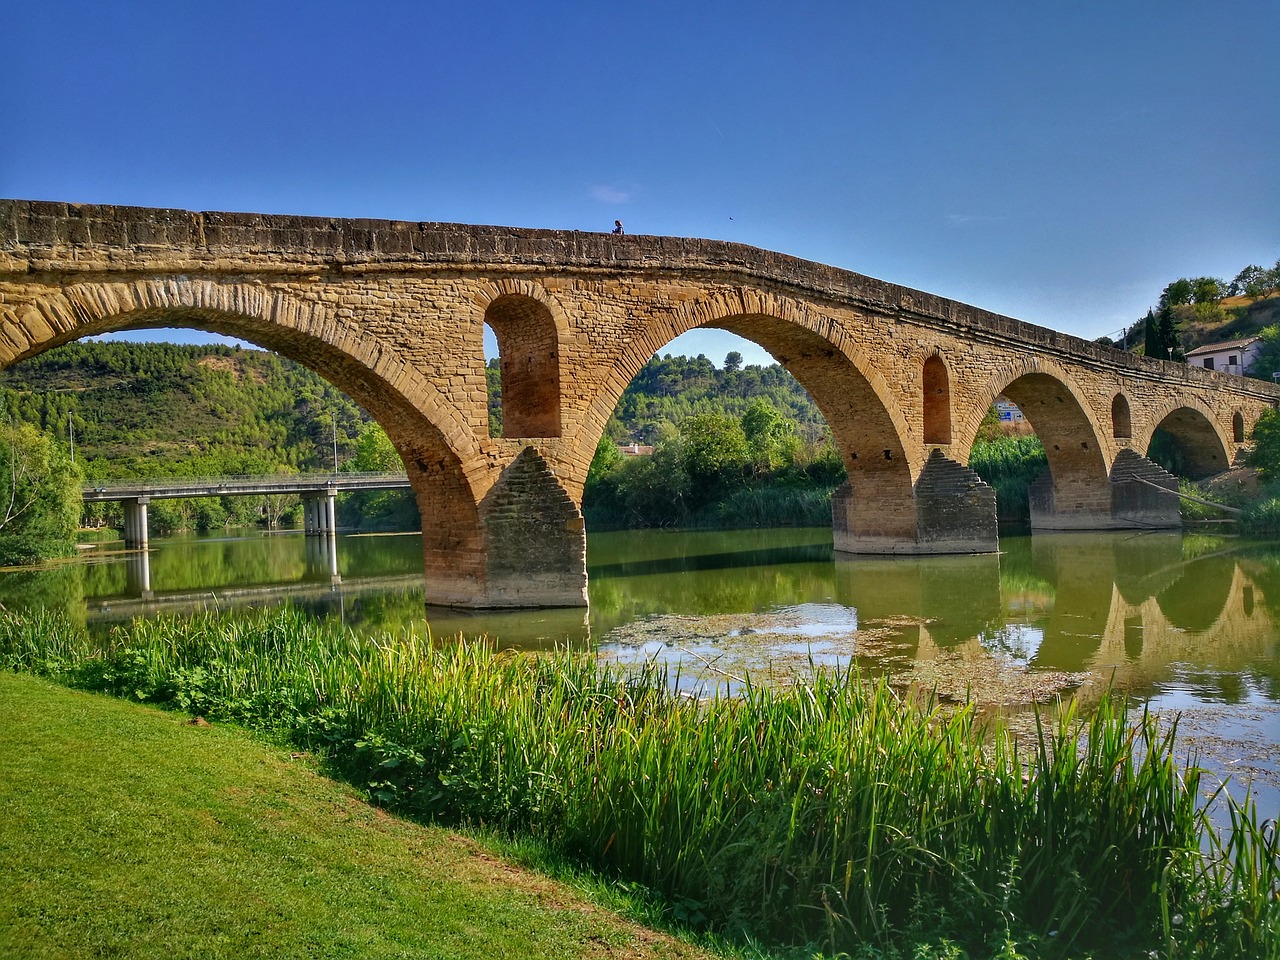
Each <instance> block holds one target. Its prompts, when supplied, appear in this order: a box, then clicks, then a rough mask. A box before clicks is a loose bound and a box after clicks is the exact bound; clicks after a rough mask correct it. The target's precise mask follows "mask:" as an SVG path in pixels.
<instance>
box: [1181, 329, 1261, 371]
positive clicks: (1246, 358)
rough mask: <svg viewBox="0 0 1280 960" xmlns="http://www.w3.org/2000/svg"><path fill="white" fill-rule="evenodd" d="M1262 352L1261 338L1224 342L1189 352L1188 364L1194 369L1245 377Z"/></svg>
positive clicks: (1242, 338) (1209, 344) (1207, 344)
mask: <svg viewBox="0 0 1280 960" xmlns="http://www.w3.org/2000/svg"><path fill="white" fill-rule="evenodd" d="M1261 350H1262V338H1261V337H1241V338H1240V339H1239V340H1223V341H1221V342H1219V343H1206V344H1204V345H1203V346H1199V347H1196V348H1195V349H1194V350H1188V351H1187V363H1189V364H1190V365H1191V366H1193V367H1204V368H1205V369H1206V370H1219V371H1221V372H1222V373H1234V374H1236V375H1237V376H1240V377H1243V376H1244V375H1245V373H1246V372H1247V371H1248V369H1249V367H1250V366H1251V365H1252V364H1253V361H1254V360H1255V359H1256V358H1257V356H1258V353H1259V352H1260V351H1261Z"/></svg>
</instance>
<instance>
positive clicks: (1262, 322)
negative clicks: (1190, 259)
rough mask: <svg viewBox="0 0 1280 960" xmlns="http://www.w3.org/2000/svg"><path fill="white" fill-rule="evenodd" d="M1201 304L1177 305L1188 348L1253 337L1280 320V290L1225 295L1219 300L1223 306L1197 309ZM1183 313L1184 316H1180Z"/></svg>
mask: <svg viewBox="0 0 1280 960" xmlns="http://www.w3.org/2000/svg"><path fill="white" fill-rule="evenodd" d="M1196 306H1199V305H1190V307H1191V308H1190V309H1188V307H1187V306H1181V307H1175V308H1174V316H1175V317H1178V318H1179V320H1178V333H1179V336H1180V337H1181V338H1182V345H1183V348H1184V349H1185V350H1194V349H1195V348H1196V347H1199V346H1203V345H1204V344H1206V343H1218V342H1220V341H1222V340H1236V339H1238V338H1241V337H1251V336H1254V335H1255V334H1257V333H1259V332H1260V331H1261V330H1262V328H1263V327H1269V326H1272V325H1274V324H1277V323H1280V294H1275V293H1273V294H1271V295H1270V296H1267V297H1260V298H1256V299H1255V298H1253V297H1245V296H1240V297H1226V298H1224V299H1222V300H1221V301H1219V304H1218V306H1219V307H1220V310H1216V311H1215V310H1205V311H1199V312H1197V311H1196V309H1195V307H1196ZM1179 315H1181V316H1179Z"/></svg>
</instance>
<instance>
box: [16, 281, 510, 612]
mask: <svg viewBox="0 0 1280 960" xmlns="http://www.w3.org/2000/svg"><path fill="white" fill-rule="evenodd" d="M206 295H207V296H217V295H218V294H217V292H216V291H215V293H213V294H206ZM227 300H228V303H229V304H230V303H232V302H234V303H237V304H238V303H241V302H245V299H244V298H243V297H241V296H239V295H238V294H237V295H234V296H233V295H230V294H229V295H228V296H227ZM93 302H95V303H97V302H109V301H105V300H103V301H99V300H94V301H93ZM85 312H86V313H90V314H91V310H88V309H86V311H85ZM287 319H288V320H289V321H291V322H280V321H279V320H277V318H276V317H275V316H254V315H248V314H243V313H237V312H232V310H231V309H214V308H212V307H200V308H195V307H190V306H187V305H185V304H183V305H175V306H172V307H156V306H152V307H150V308H149V309H148V310H147V311H146V312H141V311H138V310H134V311H131V312H121V313H118V314H109V313H104V315H103V316H101V317H100V318H97V319H93V320H88V321H86V322H85V323H84V324H83V325H82V326H81V327H78V328H76V329H75V330H74V331H67V332H58V333H54V334H53V335H51V336H50V338H49V339H48V340H47V341H44V342H33V343H32V346H31V348H30V349H28V350H27V351H26V353H25V354H24V356H23V357H21V358H19V359H18V362H16V363H14V364H13V365H11V366H10V367H9V368H7V369H6V370H5V371H4V372H3V373H2V374H0V377H2V378H3V380H2V381H0V382H2V383H3V385H4V386H5V387H7V389H6V394H7V395H8V397H10V398H17V397H20V396H24V395H29V396H27V398H26V399H25V400H17V399H14V402H13V403H12V404H11V406H12V407H13V409H14V410H15V411H16V412H17V413H18V414H20V415H21V416H22V417H23V418H24V419H25V418H27V417H30V418H32V419H33V422H35V423H37V424H38V425H41V426H46V427H47V432H49V433H52V434H56V435H57V436H58V437H59V439H60V440H61V441H62V442H66V441H67V440H69V437H68V436H67V427H68V422H67V417H66V414H67V412H68V410H67V409H64V406H66V405H67V404H70V410H69V412H70V414H71V416H70V424H69V426H70V428H71V430H73V431H74V434H75V442H76V454H77V461H78V463H79V465H80V466H81V467H83V468H84V469H85V470H86V472H87V475H88V477H90V478H98V479H103V480H105V479H119V477H120V476H121V475H124V476H129V475H132V476H135V477H138V476H153V477H154V476H166V475H167V476H170V477H171V476H174V475H185V476H192V475H196V476H210V477H215V478H216V477H221V476H227V475H230V474H241V475H243V474H253V475H255V476H258V475H264V474H275V473H277V472H283V473H287V474H290V475H294V474H296V473H298V472H305V473H307V474H308V475H315V474H316V473H319V474H321V475H324V476H332V475H333V473H334V457H335V451H336V456H337V461H338V467H339V470H340V471H341V472H342V474H343V475H344V476H345V475H346V474H347V472H348V471H349V470H361V469H364V470H366V471H367V470H369V469H370V468H372V469H373V470H378V469H382V468H386V469H391V470H395V471H399V472H400V473H401V476H402V477H403V475H404V472H405V471H407V473H408V479H409V482H410V483H411V484H412V486H413V492H412V493H409V494H405V493H389V492H386V491H379V492H377V493H373V494H369V495H368V496H367V497H366V496H365V495H357V494H352V495H351V499H352V500H358V499H361V498H365V499H375V500H381V501H382V502H383V503H384V504H385V503H386V501H389V500H394V499H397V498H398V499H400V500H401V501H403V503H402V504H401V505H400V506H401V509H399V510H391V511H384V515H383V516H381V517H378V518H376V519H375V521H374V522H375V523H378V524H379V525H382V526H386V525H393V524H394V525H397V526H400V525H402V524H401V521H402V519H403V517H402V516H401V517H392V518H388V517H387V516H386V515H385V513H387V512H389V513H397V514H401V515H404V514H407V515H409V516H410V517H412V518H414V519H416V517H417V516H427V517H429V518H430V520H429V523H428V525H427V526H428V528H427V530H426V531H425V532H424V536H423V540H422V546H421V547H420V548H416V549H418V550H419V552H420V556H421V557H422V558H423V559H424V560H425V563H426V568H427V583H428V587H429V594H428V596H429V598H431V599H433V598H432V597H431V593H430V588H432V587H433V586H434V587H436V588H437V592H438V594H439V595H440V600H439V601H437V602H445V601H447V602H457V603H464V604H465V603H468V602H470V598H471V597H472V595H473V593H475V592H476V591H477V589H478V588H477V587H476V584H477V583H480V584H481V585H482V586H483V577H484V575H485V569H486V568H485V566H484V564H485V556H486V554H485V550H484V544H483V542H482V539H481V538H482V531H481V528H480V524H479V520H478V504H477V498H476V497H475V495H474V494H473V492H472V490H471V488H470V486H469V481H468V478H467V477H466V475H465V474H464V472H463V470H462V466H461V460H460V454H459V453H458V452H457V449H456V448H455V446H454V445H455V444H461V443H463V442H464V441H465V440H466V439H467V438H468V437H470V435H471V434H470V432H469V431H467V430H466V424H465V423H464V422H463V421H462V419H461V418H460V417H458V416H457V415H455V414H453V413H452V412H451V410H450V408H447V407H444V406H443V405H442V404H441V403H440V402H439V401H438V400H436V398H435V395H434V394H432V393H431V390H432V389H434V388H433V387H432V385H431V384H430V383H428V382H427V381H425V380H424V379H423V378H421V377H420V376H418V375H417V374H416V373H415V372H414V371H412V370H406V369H405V368H404V367H403V366H402V365H400V364H398V363H395V362H393V361H388V360H387V359H386V357H385V355H384V353H383V352H382V351H380V350H379V349H378V348H377V344H373V345H372V346H371V347H370V349H369V350H367V351H362V347H363V346H364V343H365V341H364V340H362V339H361V338H360V337H359V335H358V333H357V331H356V329H355V327H354V325H352V326H351V328H350V329H342V328H341V326H340V325H339V329H337V330H334V329H333V327H334V324H333V323H332V321H328V322H320V323H310V322H309V321H308V319H307V318H305V317H299V316H298V315H297V314H288V315H287ZM138 328H148V329H155V328H164V329H166V330H170V329H177V328H187V329H191V330H197V331H204V332H205V333H213V334H219V335H222V336H227V337H234V338H237V339H239V340H244V341H247V342H251V343H256V344H259V345H261V346H262V347H264V348H266V349H264V350H255V349H251V348H245V347H244V346H242V345H233V346H228V345H199V344H188V345H181V344H179V345H175V344H166V343H148V344H134V343H129V342H106V343H92V342H73V337H72V336H71V335H69V334H72V333H74V334H75V335H79V336H96V335H101V334H107V333H113V332H116V331H127V330H132V329H138ZM37 373H39V374H40V375H41V376H44V375H45V374H50V375H51V376H53V377H55V378H56V377H61V378H63V381H65V382H61V386H58V385H52V384H53V381H51V380H48V379H47V378H46V379H45V380H44V383H43V384H42V386H41V388H40V389H39V390H31V389H26V388H25V387H24V385H23V378H28V379H29V378H31V377H32V376H34V375H35V374H37ZM49 385H52V388H49ZM46 397H47V398H48V400H45V399H44V398H46ZM450 416H453V417H454V419H453V420H450V419H449V417H450ZM140 424H141V426H140ZM446 429H447V430H448V431H450V432H449V434H448V437H447V436H446V434H445V432H444V431H445V430H446ZM450 437H451V438H453V439H449V438H450ZM459 438H461V439H459ZM463 449H465V448H463ZM366 460H367V461H368V463H365V462H364V461H366ZM113 475H114V476H113ZM401 482H404V481H401ZM365 506H367V504H366V505H365ZM263 507H264V502H263V494H262V492H261V491H259V492H257V493H254V494H252V495H245V496H234V497H233V496H231V495H225V496H224V495H221V494H220V495H219V496H217V497H206V498H201V499H198V500H189V501H187V502H186V503H183V502H182V501H179V500H165V501H163V502H160V501H156V500H152V501H151V502H150V503H149V504H147V508H148V509H147V514H148V515H149V516H148V519H149V520H150V529H151V531H152V533H153V534H154V533H161V532H164V531H166V530H171V529H172V530H177V529H183V528H221V527H225V526H244V527H250V526H254V525H263V526H266V524H267V522H268V516H266V515H264V512H263ZM338 509H339V516H338V517H337V524H338V526H339V527H342V528H344V529H350V528H351V527H352V526H354V523H355V521H354V520H352V519H351V514H350V512H348V514H347V516H346V517H345V518H344V516H343V515H342V512H341V511H342V505H341V504H339V506H338ZM112 510H114V512H115V514H117V516H113V515H112V513H111V512H110V511H112ZM296 510H297V505H296V503H295V505H294V507H293V511H296ZM370 512H371V511H370V510H368V509H364V508H360V509H356V510H355V513H357V514H359V515H360V517H361V518H365V519H367V516H368V514H369V513H370ZM119 513H120V507H119V506H115V507H113V508H112V507H96V508H94V509H93V511H91V512H90V514H89V517H88V520H89V522H90V523H95V522H97V523H106V522H109V521H114V523H117V524H118V523H119V522H120V517H119V516H118V514H119ZM290 513H291V510H290V509H288V508H286V509H281V508H280V504H278V503H276V504H272V505H268V509H267V511H266V514H267V515H274V516H275V517H276V518H278V520H282V521H283V523H284V524H285V525H286V526H288V525H289V522H290V520H291V519H295V518H291V516H290ZM414 519H411V520H409V525H413V523H414ZM135 526H136V524H135ZM325 529H328V530H332V529H333V525H332V523H329V524H328V525H327V526H326V528H325ZM419 570H420V571H421V568H419ZM437 571H442V572H437ZM420 576H421V572H419V577H420ZM433 577H434V578H435V579H434V580H433ZM446 591H448V592H446Z"/></svg>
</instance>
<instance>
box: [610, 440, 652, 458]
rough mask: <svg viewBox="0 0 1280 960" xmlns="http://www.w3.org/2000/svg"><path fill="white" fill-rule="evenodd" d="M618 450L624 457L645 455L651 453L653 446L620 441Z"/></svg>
mask: <svg viewBox="0 0 1280 960" xmlns="http://www.w3.org/2000/svg"><path fill="white" fill-rule="evenodd" d="M618 452H619V453H620V454H622V455H623V456H624V457H647V456H649V455H650V454H652V453H653V447H651V446H649V445H648V444H646V443H620V444H618Z"/></svg>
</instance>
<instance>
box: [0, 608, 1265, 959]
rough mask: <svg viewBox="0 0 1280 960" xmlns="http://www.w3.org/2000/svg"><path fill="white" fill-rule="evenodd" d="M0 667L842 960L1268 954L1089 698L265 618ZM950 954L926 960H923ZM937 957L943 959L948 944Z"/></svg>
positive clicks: (1213, 868)
mask: <svg viewBox="0 0 1280 960" xmlns="http://www.w3.org/2000/svg"><path fill="white" fill-rule="evenodd" d="M0 667H3V668H7V669H12V670H23V671H28V672H32V673H38V674H42V675H45V676H49V677H52V678H54V679H57V680H60V681H62V682H64V683H67V684H70V685H73V686H78V687H83V688H87V689H93V690H102V691H107V692H111V693H115V694H117V695H121V696H125V697H128V698H131V699H135V700H140V701H145V702H150V703H158V704H163V705H166V706H171V707H174V708H177V709H181V710H187V711H190V712H192V713H198V714H200V715H202V716H204V717H207V718H210V719H214V720H230V721H235V722H237V723H242V724H245V725H248V726H250V727H253V728H256V729H259V730H262V731H266V732H269V733H270V734H271V735H273V736H277V737H281V738H283V739H285V740H288V741H289V742H291V743H293V744H295V745H296V746H297V747H299V748H302V749H305V750H308V751H316V752H318V753H320V754H321V755H322V756H324V757H325V759H326V763H327V765H328V769H330V770H331V771H332V772H334V773H336V774H338V775H340V776H342V777H344V778H345V779H347V780H349V781H350V782H352V783H354V784H356V785H358V786H359V787H361V788H363V789H364V790H366V791H367V793H368V795H369V796H370V797H371V798H373V799H374V800H375V801H376V802H379V803H382V804H385V805H387V806H388V807H390V808H392V809H395V810H397V811H400V812H403V813H406V814H409V815H412V816H415V817H420V818H423V819H427V820H431V821H440V822H446V823H467V824H473V825H482V826H483V827H485V828H486V829H491V830H496V831H499V832H501V833H503V834H506V835H509V836H533V837H535V838H537V839H538V840H539V841H541V842H542V843H545V844H547V845H548V846H549V847H550V848H551V849H554V850H556V851H559V852H561V853H562V854H563V855H565V856H568V857H571V858H574V859H576V860H577V861H579V862H581V863H583V864H585V865H589V866H591V867H593V868H594V869H597V870H599V871H602V873H604V874H605V875H607V876H613V877H619V878H623V879H624V880H626V881H628V882H633V883H639V884H643V885H644V886H645V887H646V888H648V889H650V890H652V891H654V892H655V894H657V895H660V896H661V897H662V898H663V900H664V902H665V903H667V904H668V910H669V912H670V915H671V916H672V917H674V918H677V919H681V920H684V921H688V922H692V923H696V924H704V925H709V926H712V927H714V928H716V929H718V930H721V931H723V932H725V933H727V934H730V935H733V936H735V937H739V938H748V937H749V938H756V939H759V940H763V941H765V942H768V943H777V944H780V945H791V946H795V945H805V944H807V945H808V948H809V949H820V950H822V951H824V953H826V954H830V953H831V952H835V951H849V952H851V953H852V954H853V955H856V956H877V955H878V956H885V957H894V956H922V957H923V956H953V957H957V956H965V955H971V956H996V955H1000V956H1005V957H1018V956H1024V957H1031V956H1046V957H1049V956H1083V955H1088V954H1089V953H1090V952H1092V954H1093V955H1095V956H1099V957H1104V956H1144V957H1145V956H1147V955H1148V953H1147V952H1146V951H1149V950H1157V951H1160V952H1161V955H1164V956H1169V957H1233V958H1234V957H1244V956H1250V957H1269V956H1277V955H1280V900H1278V899H1277V895H1278V891H1280V844H1278V842H1277V838H1276V834H1275V830H1274V825H1273V824H1269V823H1262V822H1261V821H1260V819H1259V817H1258V813H1257V811H1256V809H1255V808H1254V806H1253V805H1252V804H1251V803H1250V802H1249V801H1248V800H1244V801H1239V802H1237V801H1230V800H1225V801H1223V802H1226V803H1227V804H1228V809H1229V810H1230V816H1231V823H1230V825H1229V827H1228V829H1227V830H1226V831H1225V832H1222V833H1219V832H1217V831H1215V830H1214V828H1213V827H1211V826H1210V824H1209V821H1208V818H1207V815H1206V810H1205V801H1204V800H1203V798H1202V796H1201V790H1202V787H1204V786H1205V784H1202V782H1201V775H1200V773H1199V772H1198V770H1197V769H1195V768H1194V767H1189V768H1185V769H1184V768H1180V767H1179V765H1178V764H1177V763H1176V762H1175V760H1174V758H1173V750H1172V743H1173V736H1174V732H1173V730H1172V729H1171V728H1169V727H1167V726H1162V725H1161V724H1159V723H1157V721H1156V720H1155V719H1154V718H1151V717H1142V718H1140V719H1138V720H1136V721H1132V720H1130V719H1127V715H1126V710H1125V706H1124V705H1123V704H1119V703H1105V704H1104V705H1103V706H1102V707H1101V709H1099V710H1098V711H1097V712H1096V713H1095V714H1093V715H1092V716H1091V717H1089V718H1088V719H1082V718H1078V717H1077V716H1076V715H1075V714H1074V713H1073V711H1072V710H1071V709H1070V708H1069V707H1068V708H1066V709H1065V710H1064V711H1063V712H1062V714H1061V716H1060V717H1058V718H1057V719H1054V720H1052V721H1050V720H1048V719H1046V720H1045V721H1044V723H1043V724H1042V725H1041V726H1040V727H1039V728H1038V731H1037V734H1036V735H1035V736H1032V737H1031V738H1030V739H1029V740H1028V739H1024V740H1023V741H1021V742H1017V741H1015V740H1014V739H1013V738H1012V737H1010V736H1009V735H1007V734H1005V733H1001V732H1000V731H999V730H991V729H987V728H985V727H984V726H983V724H982V723H980V722H979V719H978V717H977V715H976V714H975V712H974V711H973V710H971V709H968V708H964V707H961V708H959V709H956V710H954V711H947V712H943V711H941V710H939V709H936V708H935V707H933V706H931V705H929V704H928V703H915V702H913V701H912V700H910V699H907V700H903V699H902V698H900V697H899V696H898V695H896V694H894V693H893V692H892V690H891V689H890V688H888V687H887V686H886V685H884V684H883V683H862V682H859V681H858V679H857V678H856V677H850V676H845V675H840V674H835V673H826V672H818V673H816V674H815V675H813V677H812V678H811V679H807V680H803V681H798V682H796V683H794V684H792V685H790V686H788V687H785V688H764V687H757V686H754V685H752V684H751V683H750V682H749V678H744V682H743V683H742V684H741V685H740V687H739V688H738V690H737V691H736V694H735V695H734V696H731V697H730V696H716V697H711V698H710V699H705V700H691V699H689V698H687V697H685V696H683V695H680V694H678V693H675V692H673V685H672V684H671V683H670V679H671V678H669V677H667V676H665V675H663V674H662V673H661V672H656V671H652V670H649V671H641V672H639V673H620V672H614V671H610V670H601V669H599V667H598V666H597V664H596V663H595V662H594V661H593V660H591V659H590V658H584V657H575V656H572V655H569V654H560V655H554V656H543V657H531V656H519V655H509V654H501V653H497V652H494V651H493V650H491V649H489V648H488V647H486V646H485V645H482V644H460V645H459V644H447V645H437V644H433V643H430V642H429V641H428V640H427V639H425V638H421V637H416V636H413V635H401V636H397V637H383V638H382V639H381V640H377V641H372V642H370V641H362V640H359V639H357V638H356V637H354V636H353V635H351V634H350V633H348V632H346V631H345V630H343V629H342V628H341V627H340V626H338V625H336V624H332V623H328V624H318V623H315V622H311V621H308V620H307V619H306V618H305V617H302V616H300V615H297V614H295V613H293V612H291V611H288V610H281V611H274V612H269V613H258V614H255V615H251V616H247V617H226V616H213V615H206V616H199V617H195V618H192V619H189V620H185V621H179V620H168V619H161V620H155V621H149V622H144V621H138V622H135V623H134V624H133V625H132V626H130V627H128V628H117V629H115V630H114V631H113V632H112V633H111V635H110V637H109V638H106V639H102V640H93V639H90V638H89V637H88V636H86V635H85V633H84V632H83V631H82V630H78V629H76V628H74V627H72V626H70V625H69V624H68V623H66V622H65V621H63V620H61V619H59V618H57V617H52V616H45V615H32V616H31V617H21V618H20V617H13V616H6V617H4V618H3V619H2V620H0ZM947 951H950V952H947ZM961 951H968V953H967V954H966V953H964V952H961Z"/></svg>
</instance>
